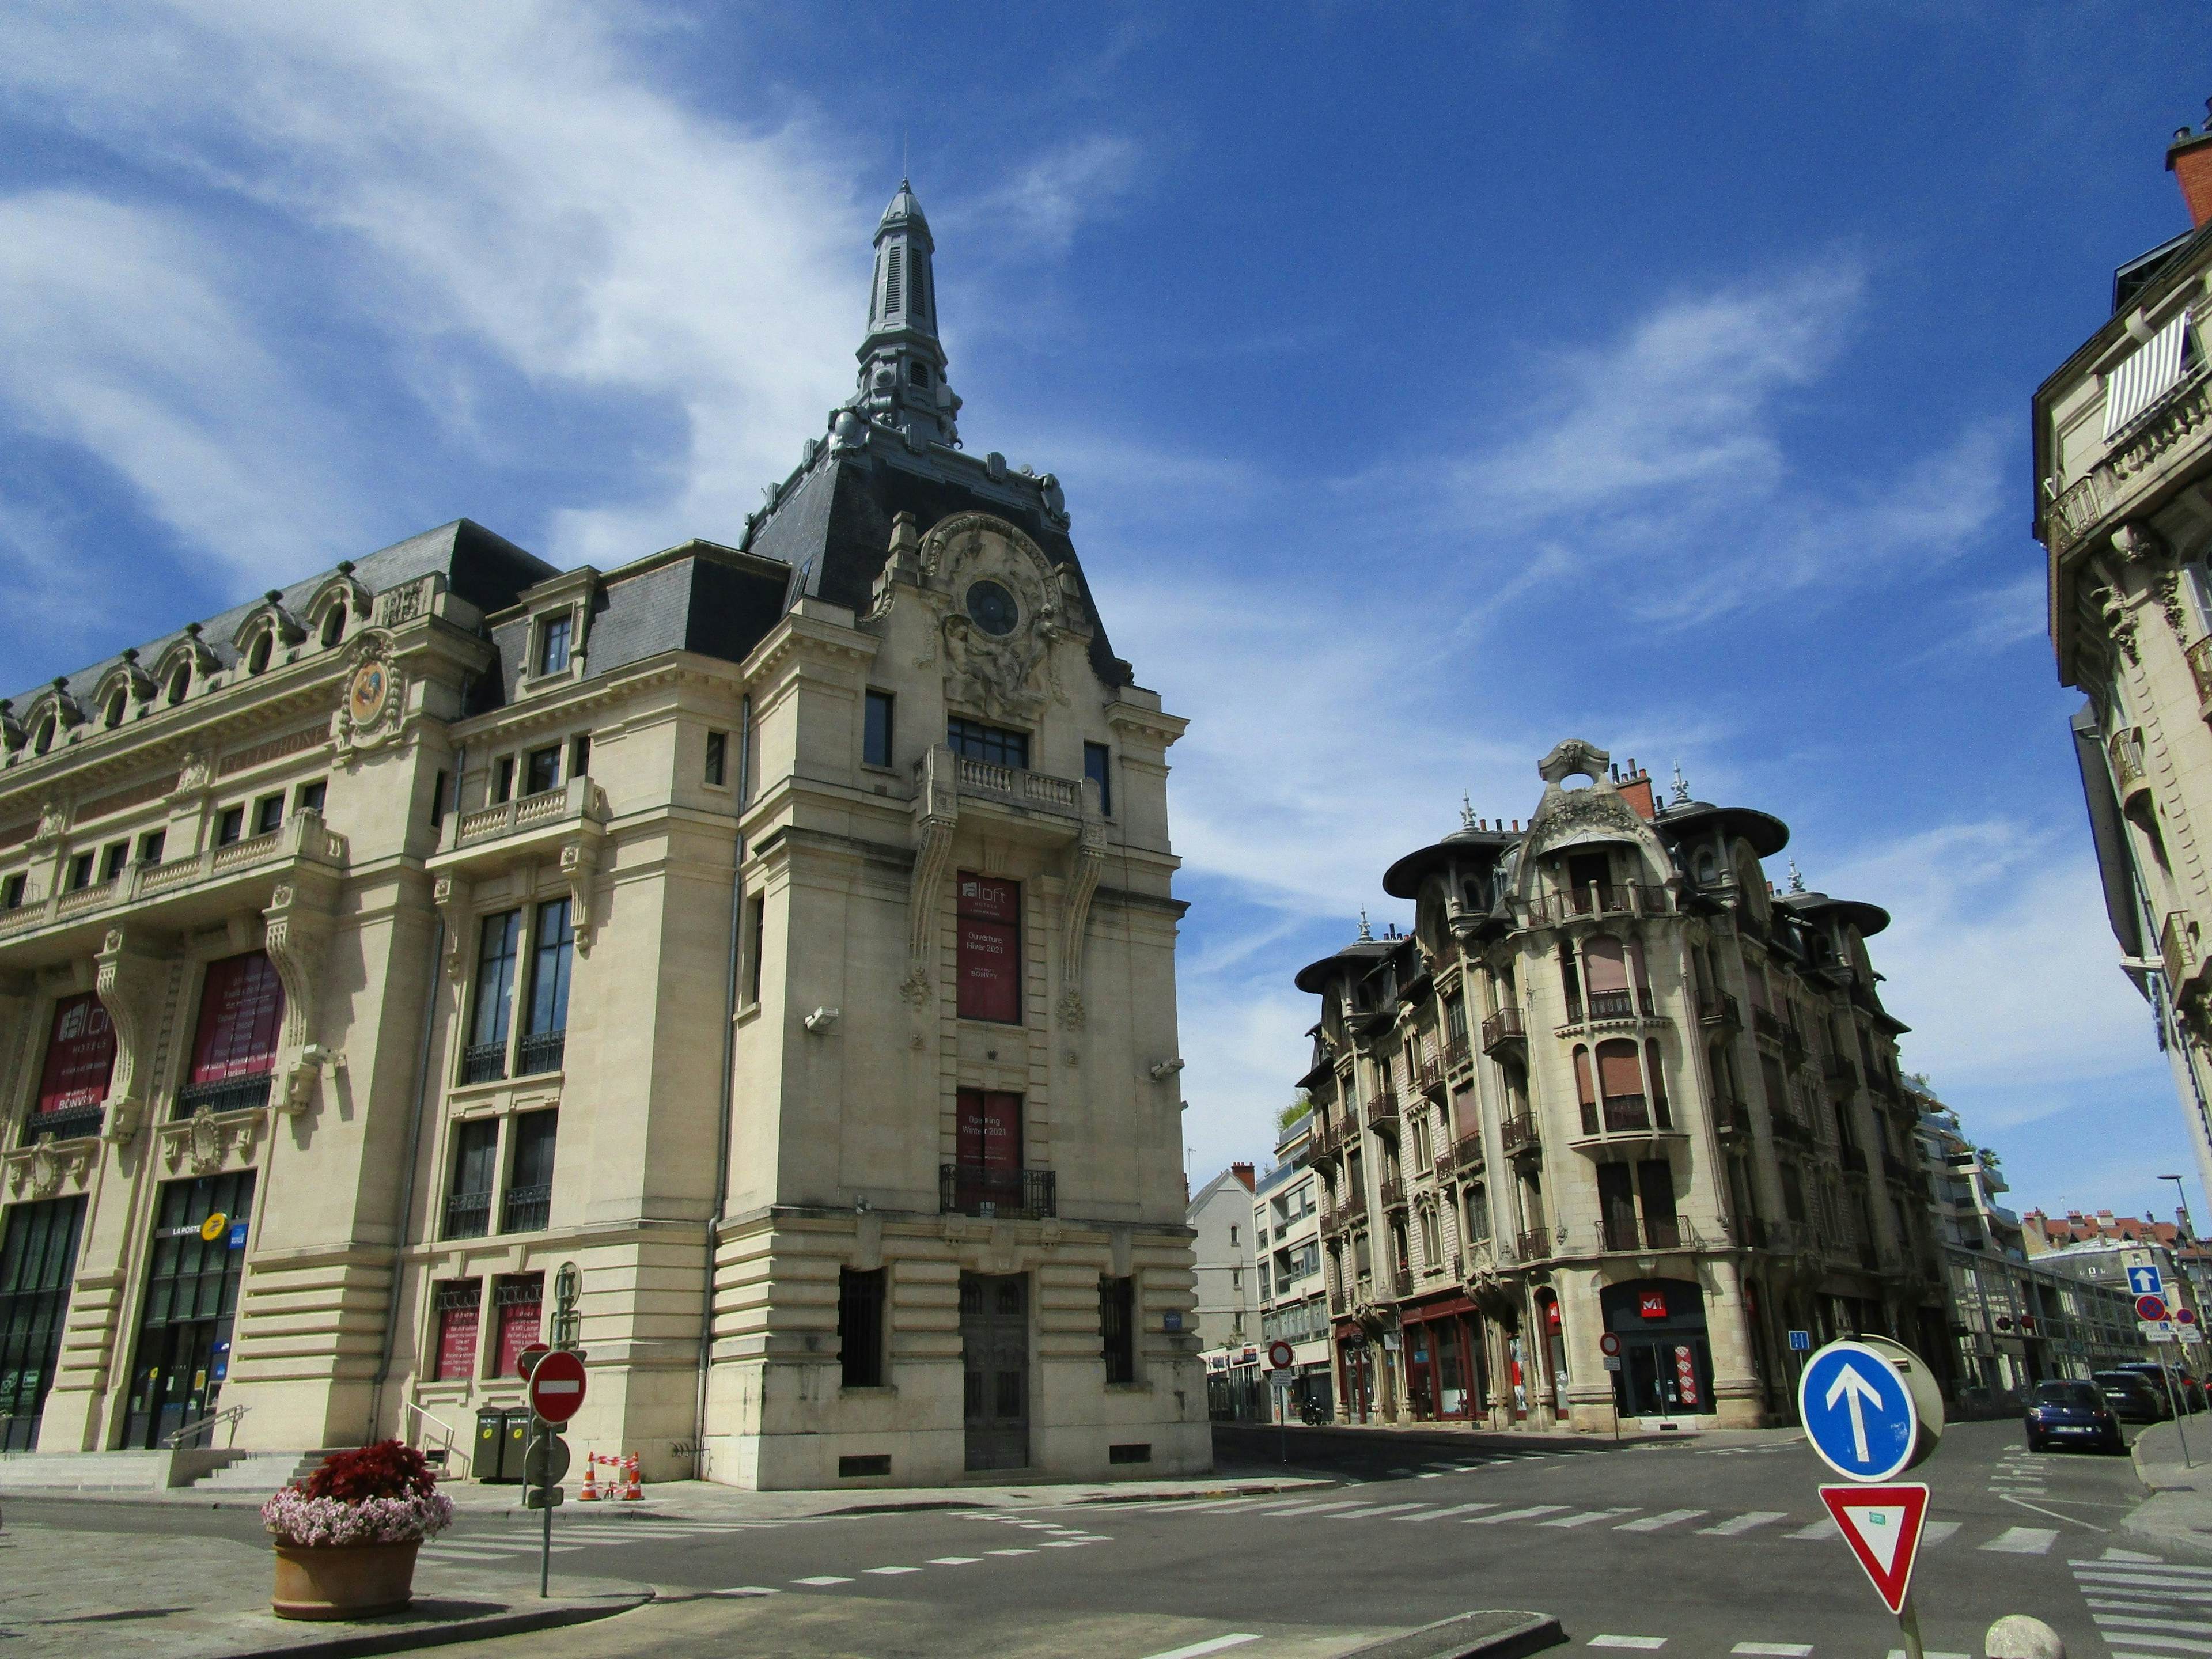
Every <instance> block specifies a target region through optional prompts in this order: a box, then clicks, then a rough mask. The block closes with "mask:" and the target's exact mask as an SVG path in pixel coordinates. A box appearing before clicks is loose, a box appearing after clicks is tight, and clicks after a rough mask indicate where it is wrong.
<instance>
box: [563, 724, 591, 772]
mask: <svg viewBox="0 0 2212 1659" xmlns="http://www.w3.org/2000/svg"><path fill="white" fill-rule="evenodd" d="M591 769H592V734H591V733H590V732H577V733H576V735H575V736H574V737H573V738H569V739H568V775H569V776H570V777H572V778H580V777H582V776H583V775H584V774H586V772H588V771H590V770H591Z"/></svg>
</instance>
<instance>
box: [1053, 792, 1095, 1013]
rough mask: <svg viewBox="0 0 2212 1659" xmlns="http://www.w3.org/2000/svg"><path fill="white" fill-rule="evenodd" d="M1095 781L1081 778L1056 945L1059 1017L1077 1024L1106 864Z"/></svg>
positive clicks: (1082, 1011)
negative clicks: (1079, 827)
mask: <svg viewBox="0 0 2212 1659" xmlns="http://www.w3.org/2000/svg"><path fill="white" fill-rule="evenodd" d="M1096 791H1097V785H1096V784H1095V783H1092V782H1091V781H1090V780H1089V779H1087V778H1086V779H1085V781H1084V785H1083V793H1084V807H1085V811H1084V817H1083V834H1082V835H1081V836H1080V837H1079V838H1078V839H1077V841H1076V843H1075V852H1074V855H1073V860H1072V862H1071V867H1070V868H1069V871H1068V874H1067V898H1066V911H1065V915H1064V916H1063V924H1064V927H1063V932H1062V933H1061V937H1060V1018H1061V1019H1062V1020H1063V1021H1064V1022H1066V1024H1069V1025H1071V1026H1080V1025H1081V1024H1083V1020H1084V1007H1083V939H1084V933H1085V929H1086V928H1088V927H1089V926H1090V925H1091V897H1092V896H1093V895H1095V894H1096V893H1097V891H1098V877H1099V872H1101V871H1103V869H1104V868H1105V867H1106V827H1105V825H1104V824H1103V823H1100V822H1099V821H1098V819H1097V817H1095V816H1094V815H1093V814H1092V813H1091V811H1090V810H1089V809H1090V805H1091V796H1092V794H1093V793H1095V792H1096Z"/></svg>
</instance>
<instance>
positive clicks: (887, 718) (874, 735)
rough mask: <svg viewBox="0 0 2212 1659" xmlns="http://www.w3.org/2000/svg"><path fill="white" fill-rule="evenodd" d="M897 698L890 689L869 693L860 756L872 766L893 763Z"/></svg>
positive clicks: (861, 736)
mask: <svg viewBox="0 0 2212 1659" xmlns="http://www.w3.org/2000/svg"><path fill="white" fill-rule="evenodd" d="M897 714H898V706H897V700H896V698H894V697H893V696H891V694H890V692H888V691H871V692H869V693H868V706H867V710H866V720H865V721H864V723H863V726H862V729H861V733H860V758H861V759H862V760H863V761H865V762H866V763H867V764H868V765H870V766H889V765H890V763H891V741H892V738H893V737H894V736H895V735H896V730H895V727H896V718H897Z"/></svg>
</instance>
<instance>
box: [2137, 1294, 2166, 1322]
mask: <svg viewBox="0 0 2212 1659" xmlns="http://www.w3.org/2000/svg"><path fill="white" fill-rule="evenodd" d="M2165 1317H2166V1298H2165V1297H2162V1296H2139V1297H2136V1318H2137V1319H2148V1320H2151V1321H2154V1322H2155V1321H2158V1320H2160V1319H2163V1318H2165Z"/></svg>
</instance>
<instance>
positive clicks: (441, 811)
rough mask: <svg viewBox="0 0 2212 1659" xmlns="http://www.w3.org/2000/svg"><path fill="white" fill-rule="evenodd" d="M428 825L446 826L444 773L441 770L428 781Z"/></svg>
mask: <svg viewBox="0 0 2212 1659" xmlns="http://www.w3.org/2000/svg"><path fill="white" fill-rule="evenodd" d="M430 827H431V828H432V829H444V828H445V827H446V775H445V773H444V772H442V771H441V772H440V773H439V774H438V775H437V776H436V777H435V778H433V779H432V780H431V781H430Z"/></svg>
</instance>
